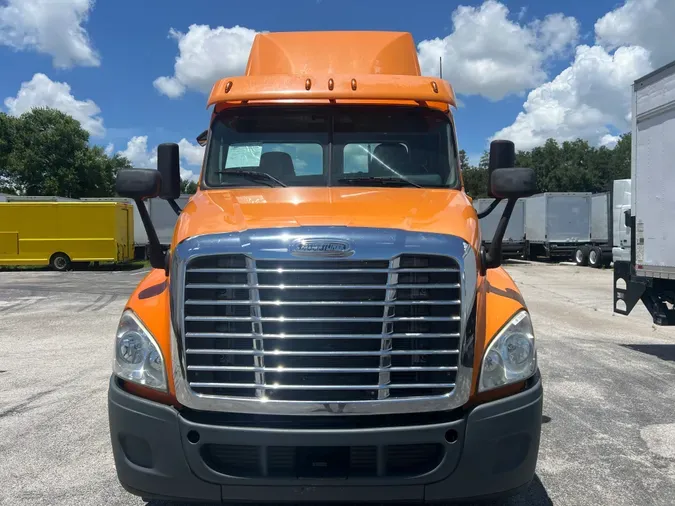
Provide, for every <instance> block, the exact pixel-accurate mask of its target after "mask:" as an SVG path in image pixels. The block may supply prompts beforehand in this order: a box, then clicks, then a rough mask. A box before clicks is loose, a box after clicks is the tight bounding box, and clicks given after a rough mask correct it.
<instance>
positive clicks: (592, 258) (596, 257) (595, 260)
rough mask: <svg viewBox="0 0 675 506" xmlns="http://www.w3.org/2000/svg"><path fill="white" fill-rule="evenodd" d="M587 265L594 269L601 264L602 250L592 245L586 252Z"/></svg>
mask: <svg viewBox="0 0 675 506" xmlns="http://www.w3.org/2000/svg"><path fill="white" fill-rule="evenodd" d="M588 265H590V266H591V267H594V268H596V269H598V268H599V267H601V266H602V250H601V249H600V248H598V247H597V246H593V247H592V248H591V250H590V251H589V252H588Z"/></svg>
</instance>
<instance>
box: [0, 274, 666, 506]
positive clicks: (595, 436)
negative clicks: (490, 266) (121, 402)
mask: <svg viewBox="0 0 675 506" xmlns="http://www.w3.org/2000/svg"><path fill="white" fill-rule="evenodd" d="M507 270H508V271H509V272H510V273H511V275H512V276H513V277H514V279H515V280H516V282H517V283H518V285H519V287H520V289H521V291H522V292H523V295H524V297H525V300H526V301H527V303H528V306H529V308H530V312H531V313H532V317H533V322H534V327H535V332H536V335H537V343H538V344H537V345H538V353H539V364H540V368H541V371H542V375H543V380H544V388H545V394H544V395H545V401H544V420H543V421H544V425H543V433H542V441H541V449H540V456H539V464H538V470H537V477H536V479H535V481H534V482H533V484H532V487H531V488H530V490H529V491H527V492H526V493H524V494H522V495H520V496H518V497H515V498H513V499H510V500H509V501H506V502H497V503H494V505H497V504H499V505H504V506H507V505H508V506H516V505H535V506H546V505H551V504H555V505H574V506H580V505H593V506H604V505H607V506H610V505H611V506H623V505H626V506H628V505H630V506H634V505H673V504H675V327H673V328H668V327H656V326H654V325H653V324H652V322H651V318H650V316H649V315H648V313H647V312H646V310H645V309H644V308H643V307H642V306H641V305H640V306H638V307H637V308H636V310H635V311H634V313H633V314H632V315H630V316H629V317H624V316H620V315H615V314H613V313H612V272H611V270H594V269H590V268H588V267H576V266H570V265H554V264H535V263H532V264H530V263H525V262H514V263H510V264H509V265H508V266H507ZM144 273H145V272H144V271H142V270H140V271H119V272H116V271H111V272H88V271H78V272H66V273H55V272H49V271H0V484H1V486H0V504H3V505H5V504H6V505H23V504H26V505H36V506H37V505H58V506H61V505H68V506H70V505H86V506H95V505H142V504H144V502H143V501H142V500H141V499H139V498H136V497H134V496H131V495H129V494H128V493H126V492H125V491H124V490H123V489H122V488H121V486H120V485H119V484H118V482H117V477H116V474H115V467H114V463H113V459H112V454H111V450H110V441H109V433H108V420H107V408H106V401H107V398H106V391H107V390H106V389H107V382H108V378H109V375H110V368H111V355H112V337H113V334H114V331H115V328H116V325H117V321H118V319H119V316H120V314H121V311H122V309H123V307H124V304H125V301H126V298H127V297H128V295H129V293H130V292H131V291H132V290H133V288H134V287H135V286H136V284H137V283H138V282H139V281H140V279H141V278H142V276H143V275H144ZM159 504H160V503H153V505H152V506H159Z"/></svg>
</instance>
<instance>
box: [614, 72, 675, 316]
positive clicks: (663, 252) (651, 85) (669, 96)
mask: <svg viewBox="0 0 675 506" xmlns="http://www.w3.org/2000/svg"><path fill="white" fill-rule="evenodd" d="M632 122H633V126H632V156H631V207H630V213H628V215H627V217H626V225H627V226H629V227H630V232H631V234H630V243H631V244H630V259H629V260H628V261H625V260H624V261H617V262H615V264H614V312H616V313H620V314H624V315H627V314H629V313H630V312H631V310H632V309H633V308H634V307H635V305H636V304H637V303H638V302H639V301H642V303H643V304H644V305H645V307H646V308H647V309H648V310H649V312H650V313H651V315H652V318H653V320H654V323H655V324H657V325H675V309H674V305H675V224H674V222H673V219H674V217H675V195H674V193H673V191H674V190H675V170H674V167H673V163H674V162H673V160H675V62H672V63H670V64H668V65H666V66H664V67H662V68H660V69H658V70H656V71H654V72H652V73H651V74H648V75H646V76H644V77H642V78H640V79H638V80H637V81H635V83H634V84H633V96H632Z"/></svg>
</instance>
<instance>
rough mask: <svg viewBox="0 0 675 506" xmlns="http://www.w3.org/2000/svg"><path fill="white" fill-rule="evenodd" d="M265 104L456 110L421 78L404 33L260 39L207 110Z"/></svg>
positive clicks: (450, 96)
mask: <svg viewBox="0 0 675 506" xmlns="http://www.w3.org/2000/svg"><path fill="white" fill-rule="evenodd" d="M269 100H287V101H289V100H292V101H310V102H311V101H316V100H340V101H343V100H346V101H352V100H353V101H413V102H418V103H420V102H424V103H427V104H426V105H429V106H432V104H429V103H428V102H431V103H434V104H436V105H435V106H437V105H438V104H439V103H443V104H447V105H452V106H454V105H455V95H454V92H453V90H452V87H451V86H450V84H449V83H448V82H446V81H444V80H442V79H440V78H432V77H421V76H420V66H419V61H418V59H417V49H416V48H415V42H414V40H413V38H412V35H410V34H409V33H406V32H360V31H352V32H348V31H344V32H287V33H283V32H282V33H265V34H258V35H256V37H255V40H254V41H253V46H252V48H251V53H250V55H249V59H248V64H247V66H246V74H245V76H239V77H231V78H225V79H221V80H220V81H218V82H216V83H215V85H214V86H213V88H212V90H211V95H210V96H209V100H208V106H211V105H214V104H224V103H241V102H246V101H269ZM446 109H447V106H446Z"/></svg>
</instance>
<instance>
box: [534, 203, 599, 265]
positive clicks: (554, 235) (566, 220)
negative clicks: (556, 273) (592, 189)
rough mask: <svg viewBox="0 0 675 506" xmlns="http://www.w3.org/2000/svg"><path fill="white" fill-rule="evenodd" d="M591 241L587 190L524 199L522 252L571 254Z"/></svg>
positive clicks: (564, 255) (541, 255)
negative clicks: (523, 243)
mask: <svg viewBox="0 0 675 506" xmlns="http://www.w3.org/2000/svg"><path fill="white" fill-rule="evenodd" d="M590 243H591V193H587V192H579V193H553V192H548V193H540V194H538V195H534V196H532V197H529V198H528V199H526V203H525V256H526V257H527V258H530V259H535V258H537V257H546V258H566V259H567V258H572V257H573V255H574V254H575V252H576V251H577V249H578V248H579V247H580V245H588V244H590Z"/></svg>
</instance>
